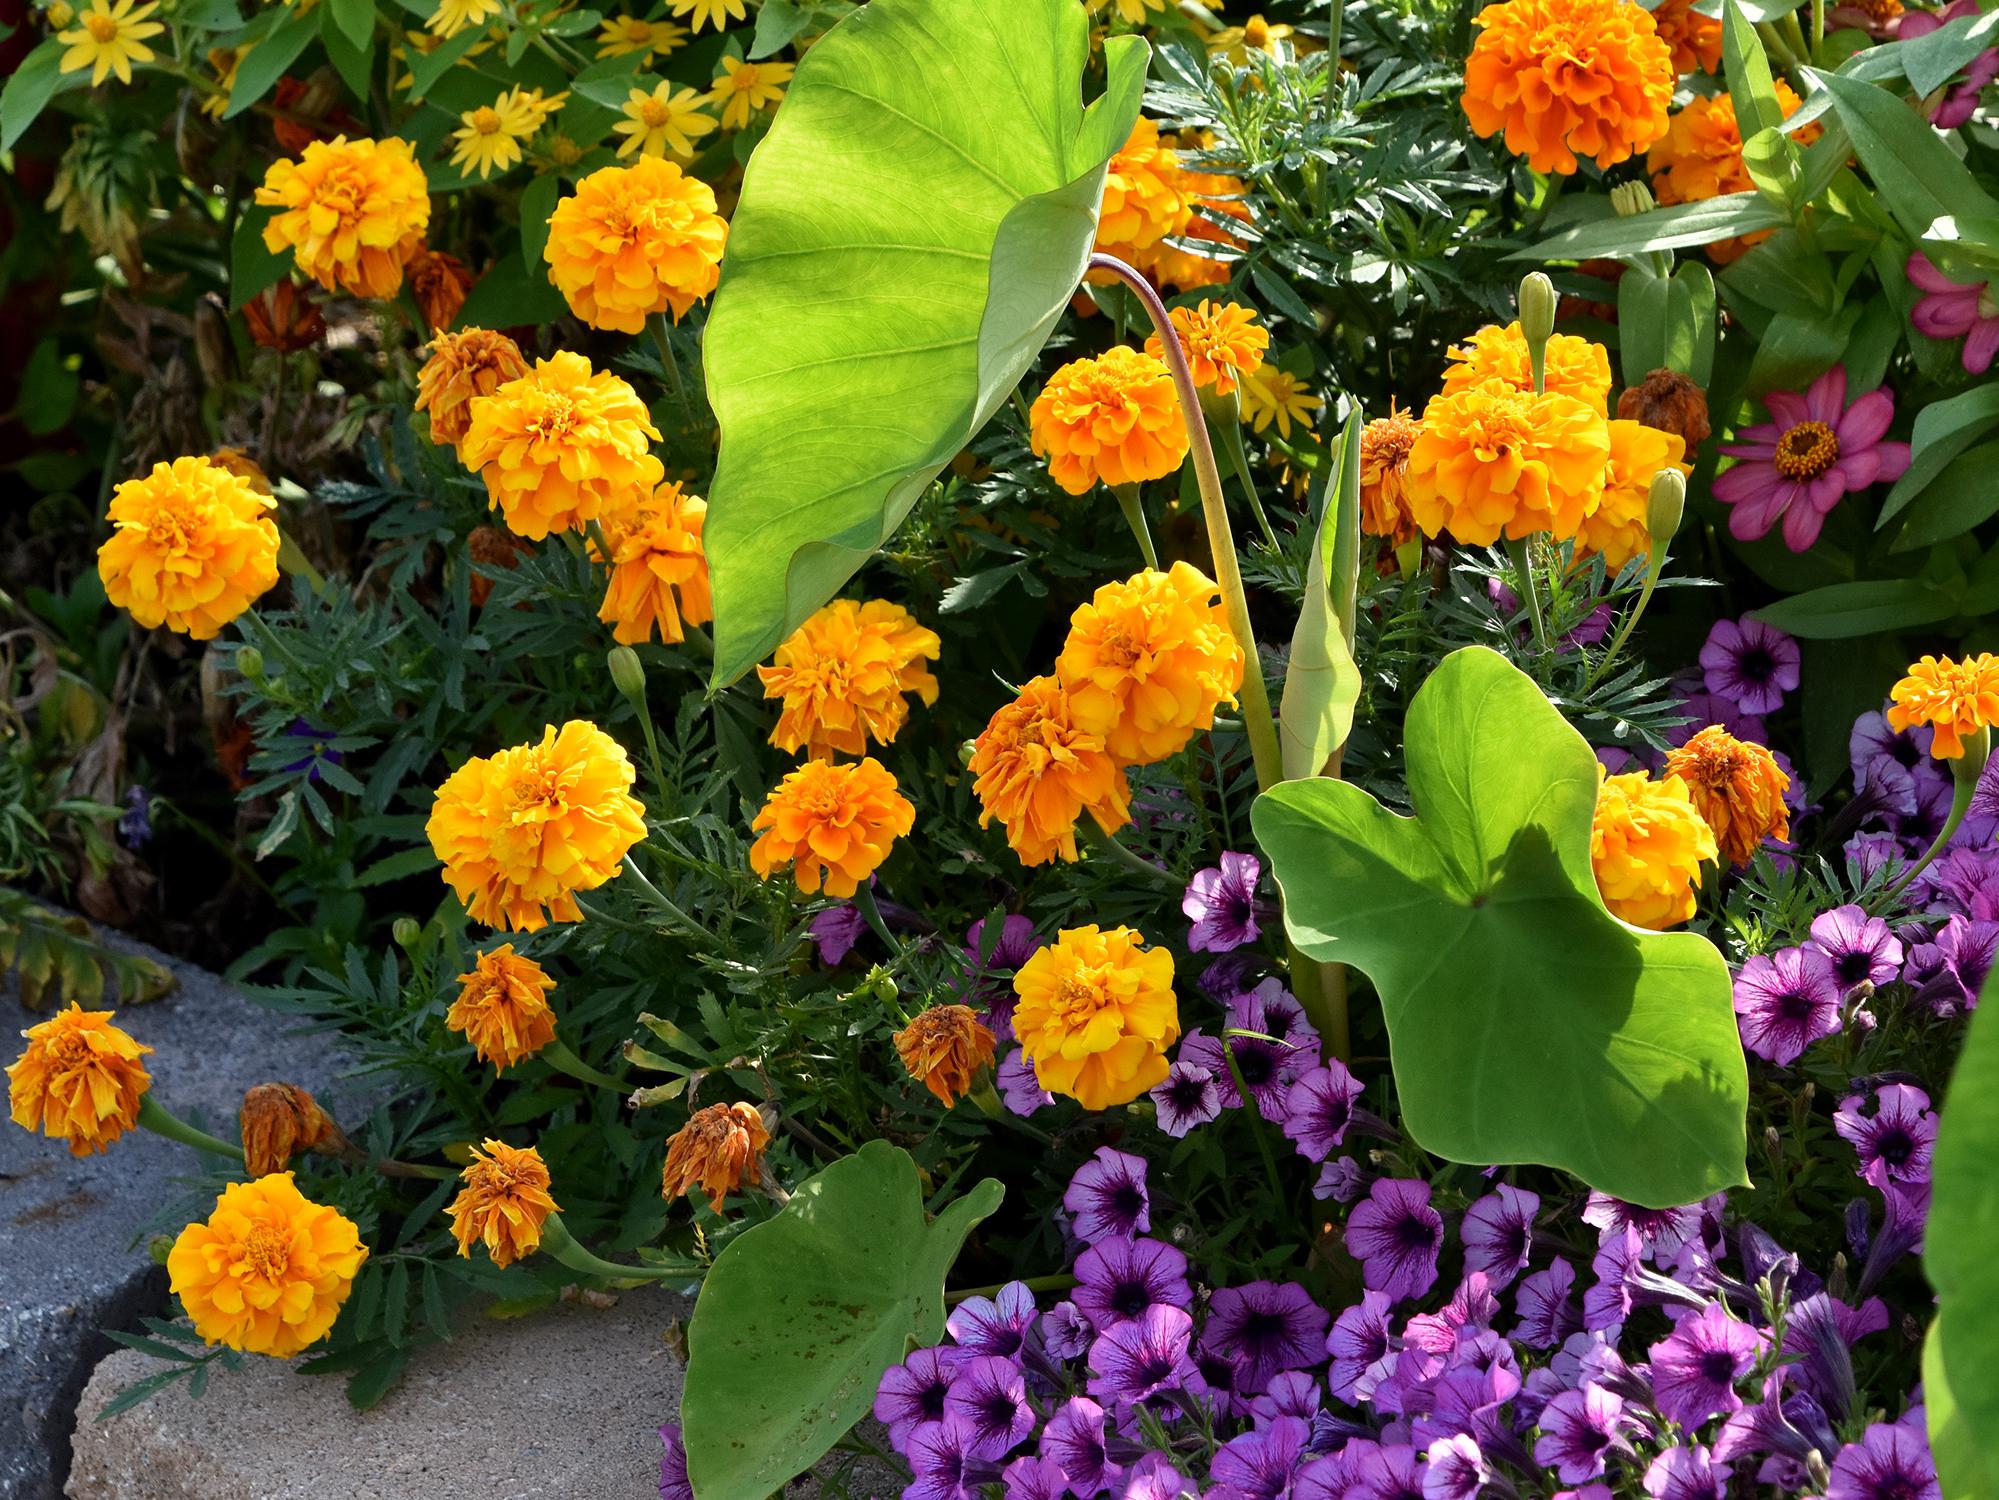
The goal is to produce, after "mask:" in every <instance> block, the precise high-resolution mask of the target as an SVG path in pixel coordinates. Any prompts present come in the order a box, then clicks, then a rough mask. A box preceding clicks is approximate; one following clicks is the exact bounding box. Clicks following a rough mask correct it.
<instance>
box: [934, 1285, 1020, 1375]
mask: <svg viewBox="0 0 1999 1500" xmlns="http://www.w3.org/2000/svg"><path fill="white" fill-rule="evenodd" d="M1034 1318H1035V1306H1034V1293H1033V1292H1031V1291H1029V1290H1028V1289H1027V1286H1026V1284H1025V1283H1023V1282H1019V1281H1009V1282H1008V1283H1007V1284H1006V1285H1005V1286H1003V1287H1001V1288H1000V1290H999V1296H998V1298H996V1299H995V1298H992V1297H967V1298H966V1299H965V1300H964V1301H963V1302H960V1303H959V1304H958V1305H957V1306H956V1307H955V1308H953V1309H952V1310H951V1316H950V1317H948V1318H946V1319H945V1320H944V1326H945V1327H946V1328H947V1329H949V1330H950V1332H951V1337H952V1338H953V1339H955V1340H956V1341H957V1344H958V1347H959V1348H960V1349H962V1350H963V1351H964V1352H965V1353H967V1354H997V1355H1000V1356H1001V1357H1002V1358H1005V1359H1012V1358H1014V1357H1015V1356H1016V1355H1018V1354H1019V1353H1020V1346H1021V1345H1022V1344H1023V1343H1025V1342H1026V1340H1027V1330H1028V1329H1030V1328H1032V1327H1033V1326H1034Z"/></svg>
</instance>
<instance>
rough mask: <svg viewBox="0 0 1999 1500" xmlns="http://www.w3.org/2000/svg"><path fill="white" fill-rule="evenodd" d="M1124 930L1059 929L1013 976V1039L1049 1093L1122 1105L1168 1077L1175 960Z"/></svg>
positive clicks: (1174, 1035)
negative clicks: (1046, 944)
mask: <svg viewBox="0 0 1999 1500" xmlns="http://www.w3.org/2000/svg"><path fill="white" fill-rule="evenodd" d="M1144 942H1145V939H1144V938H1143V937H1141V936H1140V935H1139V934H1138V933H1137V932H1135V931H1133V930H1132V929H1131V928H1129V927H1113V928H1112V929H1111V930H1110V931H1109V932H1105V931H1104V930H1103V929H1102V928H1100V927H1097V926H1094V925H1092V926H1089V927H1071V928H1067V929H1065V930H1064V931H1063V932H1062V933H1061V934H1060V935H1059V936H1058V937H1057V938H1056V939H1055V941H1054V942H1052V943H1050V944H1049V945H1048V946H1047V947H1045V948H1040V949H1037V950H1036V951H1035V954H1034V956H1033V957H1032V958H1030V959H1028V961H1027V962H1026V963H1024V964H1022V965H1021V966H1020V968H1019V969H1018V970H1017V971H1016V972H1015V974H1014V976H1013V992H1014V994H1015V995H1016V996H1018V997H1019V1003H1018V1004H1016V1005H1015V1006H1014V1010H1013V1031H1014V1035H1015V1036H1017V1037H1019V1038H1020V1045H1021V1048H1022V1050H1023V1051H1025V1052H1026V1054H1027V1057H1028V1060H1029V1061H1030V1062H1032V1063H1033V1064H1034V1076H1035V1078H1036V1079H1037V1080H1038V1081H1039V1082H1040V1084H1041V1086H1042V1087H1043V1088H1044V1089H1046V1090H1047V1091H1048V1092H1049V1093H1051V1094H1065V1095H1067V1096H1068V1097H1069V1098H1071V1099H1074V1100H1076V1101H1077V1102H1078V1103H1080V1104H1081V1105H1082V1106H1083V1108H1085V1109H1109V1108H1110V1107H1111V1106H1112V1105H1114V1104H1129V1103H1130V1102H1131V1101H1132V1100H1134V1099H1136V1098H1137V1097H1138V1096H1139V1095H1140V1094H1142V1093H1144V1092H1145V1091H1146V1090H1147V1089H1149V1088H1152V1087H1154V1086H1155V1085H1157V1084H1158V1083H1160V1082H1161V1081H1162V1080H1163V1079H1164V1078H1165V1077H1166V1049H1167V1048H1168V1047H1170V1046H1172V1045H1173V1043H1174V1042H1175V1041H1176V1040H1178V1038H1179V1036H1180V1008H1179V1004H1178V1002H1177V1001H1176V1000H1175V999H1174V997H1173V955H1172V954H1171V953H1169V952H1167V951H1166V950H1165V949H1164V948H1152V949H1146V948H1144V947H1142V946H1141V945H1142V944H1143V943H1144Z"/></svg>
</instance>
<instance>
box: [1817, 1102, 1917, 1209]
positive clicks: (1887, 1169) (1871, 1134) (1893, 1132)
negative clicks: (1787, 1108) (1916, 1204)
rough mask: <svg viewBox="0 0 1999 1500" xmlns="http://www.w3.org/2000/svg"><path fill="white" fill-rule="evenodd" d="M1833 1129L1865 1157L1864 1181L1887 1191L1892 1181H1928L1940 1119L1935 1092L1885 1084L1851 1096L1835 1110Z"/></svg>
mask: <svg viewBox="0 0 1999 1500" xmlns="http://www.w3.org/2000/svg"><path fill="white" fill-rule="evenodd" d="M1832 1128H1833V1129H1834V1130H1836V1131H1838V1132H1839V1134H1840V1136H1841V1138H1842V1139H1844V1140H1846V1141H1847V1142H1849V1143H1850V1144H1851V1145H1852V1147H1853V1149H1854V1150H1855V1151H1856V1152H1857V1153H1859V1156H1860V1176H1861V1178H1862V1180H1863V1181H1865V1182H1867V1183H1869V1184H1871V1185H1872V1186H1874V1187H1877V1188H1880V1189H1882V1190H1883V1191H1886V1189H1887V1186H1888V1184H1889V1183H1890V1182H1928V1181H1929V1178H1930V1156H1931V1153H1932V1152H1934V1151H1935V1149H1936V1143H1937V1117H1936V1116H1935V1115H1934V1114H1932V1113H1931V1112H1930V1096H1929V1095H1928V1094H1925V1093H1924V1092H1923V1091H1922V1090H1921V1089H1919V1088H1916V1087H1915V1086H1913V1085H1912V1084H1906V1083H1890V1084H1884V1085H1882V1086H1881V1087H1880V1088H1878V1089H1876V1090H1875V1091H1874V1092H1873V1093H1872V1094H1871V1095H1870V1094H1849V1095H1847V1096H1846V1098H1844V1099H1842V1100H1841V1101H1840V1104H1839V1108H1838V1109H1837V1110H1835V1111H1834V1112H1833V1117H1832Z"/></svg>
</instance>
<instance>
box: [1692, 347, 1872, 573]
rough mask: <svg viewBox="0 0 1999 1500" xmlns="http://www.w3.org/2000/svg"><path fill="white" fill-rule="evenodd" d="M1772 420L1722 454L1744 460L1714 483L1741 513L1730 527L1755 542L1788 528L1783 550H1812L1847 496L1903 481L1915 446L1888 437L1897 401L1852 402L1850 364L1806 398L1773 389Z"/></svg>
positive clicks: (1822, 379) (1768, 399)
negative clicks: (1849, 398) (1773, 530)
mask: <svg viewBox="0 0 1999 1500" xmlns="http://www.w3.org/2000/svg"><path fill="white" fill-rule="evenodd" d="M1763 404H1764V406H1766V407H1768V408H1769V411H1770V415H1771V416H1772V417H1774V418H1776V420H1775V421H1773V422H1764V423H1761V424H1759V425H1757V426H1755V427H1748V428H1745V429H1743V431H1742V432H1741V433H1740V434H1738V436H1739V437H1740V439H1741V441H1739V442H1735V443H1728V444H1724V445H1723V447H1722V450H1721V451H1722V452H1724V453H1727V454H1730V455H1731V456H1733V457H1734V458H1736V459H1738V460H1740V461H1739V462H1738V463H1737V464H1736V465H1735V467H1734V468H1732V469H1730V470H1729V471H1728V472H1727V473H1726V474H1723V475H1722V476H1721V477H1720V478H1719V479H1717V480H1715V482H1714V498H1715V499H1717V500H1719V501H1720V502H1721V503H1722V504H1723V505H1732V506H1734V507H1735V511H1734V514H1732V515H1731V516H1730V517H1729V518H1728V529H1729V530H1730V531H1731V532H1732V533H1734V535H1735V537H1736V539H1737V540H1738V541H1744V542H1753V541H1755V540H1756V539H1757V538H1758V537H1761V536H1766V535H1768V534H1769V531H1770V528H1771V527H1773V526H1775V525H1776V524H1777V523H1778V522H1779V521H1782V522H1783V523H1784V545H1785V546H1787V547H1789V548H1790V549H1791V550H1792V551H1793V552H1804V551H1807V550H1809V548H1810V547H1811V545H1812V543H1814V542H1816V541H1817V540H1818V539H1819V528H1820V527H1822V526H1824V525H1825V518H1826V517H1827V516H1828V515H1829V514H1831V512H1832V508H1833V507H1834V506H1835V505H1837V504H1839V500H1840V497H1841V496H1842V495H1846V494H1851V493H1853V492H1855V491H1859V490H1864V489H1866V488H1867V487H1868V486H1869V485H1871V484H1873V483H1874V482H1875V481H1876V480H1880V479H1899V478H1901V477H1902V475H1903V473H1904V472H1905V471H1906V470H1907V469H1908V467H1909V445H1908V444H1907V443H1886V442H1883V441H1882V436H1883V435H1884V434H1885V433H1886V432H1887V431H1888V424H1889V423H1890V422H1892V421H1894V420H1895V398H1894V397H1892V396H1890V395H1889V394H1888V392H1887V391H1885V390H1873V391H1869V392H1868V393H1867V394H1866V395H1864V396H1862V397H1860V398H1859V399H1858V400H1856V401H1855V402H1854V403H1853V404H1852V405H1851V406H1848V405H1847V404H1846V366H1845V365H1834V366H1833V367H1832V368H1831V369H1830V370H1827V371H1826V372H1825V374H1823V375H1821V376H1819V378H1818V379H1817V380H1815V381H1813V382H1812V385H1811V389H1810V390H1808V391H1806V392H1805V393H1804V394H1803V395H1800V394H1798V393H1797V392H1795V391H1772V392H1771V393H1770V394H1769V395H1767V396H1765V397H1764V398H1763Z"/></svg>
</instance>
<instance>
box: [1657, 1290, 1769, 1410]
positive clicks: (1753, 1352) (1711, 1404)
mask: <svg viewBox="0 0 1999 1500" xmlns="http://www.w3.org/2000/svg"><path fill="white" fill-rule="evenodd" d="M1768 1341H1769V1340H1768V1337H1767V1336H1766V1335H1764V1334H1762V1333H1759V1332H1758V1331H1757V1330H1756V1329H1754V1328H1751V1327H1750V1326H1749V1325H1748V1324H1747V1323H1743V1322H1739V1321H1738V1320H1737V1319H1735V1318H1733V1317H1731V1316H1730V1315H1729V1312H1728V1309H1727V1308H1725V1307H1723V1306H1722V1305H1721V1304H1720V1303H1718V1302H1716V1303H1710V1304H1709V1305H1708V1306H1707V1307H1706V1308H1704V1309H1702V1310H1701V1311H1700V1312H1699V1313H1697V1314H1696V1315H1695V1316H1693V1317H1691V1318H1682V1319H1681V1320H1680V1323H1679V1326H1678V1327H1677V1328H1675V1329H1674V1330H1673V1331H1672V1333H1670V1334H1669V1335H1667V1337H1666V1338H1664V1339H1662V1340H1661V1341H1660V1342H1658V1343H1656V1344H1654V1345H1653V1346H1652V1350H1651V1356H1652V1357H1651V1363H1652V1390H1653V1394H1654V1399H1655V1402H1656V1404H1657V1405H1658V1408H1659V1410H1660V1412H1661V1413H1662V1414H1663V1415H1664V1416H1665V1417H1666V1418H1667V1419H1668V1420H1670V1421H1674V1422H1678V1423H1679V1424H1680V1425H1681V1426H1682V1427H1684V1428H1686V1429H1687V1431H1689V1432H1692V1431H1693V1430H1694V1429H1695V1428H1696V1427H1698V1426H1700V1424H1701V1423H1703V1422H1705V1421H1706V1420H1707V1419H1708V1418H1709V1417H1716V1416H1726V1415H1727V1414H1728V1413H1729V1412H1732V1411H1740V1410H1741V1409H1742V1398H1741V1397H1740V1396H1739V1395H1737V1394H1736V1391H1735V1383H1736V1382H1737V1381H1738V1380H1740V1379H1742V1377H1743V1376H1745V1375H1747V1374H1748V1373H1749V1372H1750V1371H1751V1370H1752V1369H1754V1368H1755V1367H1756V1359H1757V1356H1758V1355H1759V1354H1760V1353H1761V1352H1762V1350H1763V1346H1764V1345H1765V1344H1766V1343H1767V1342H1768Z"/></svg>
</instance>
